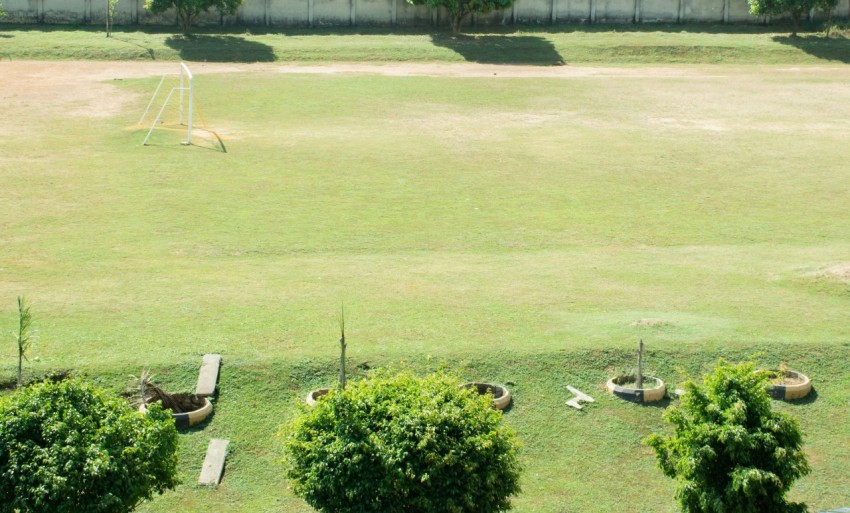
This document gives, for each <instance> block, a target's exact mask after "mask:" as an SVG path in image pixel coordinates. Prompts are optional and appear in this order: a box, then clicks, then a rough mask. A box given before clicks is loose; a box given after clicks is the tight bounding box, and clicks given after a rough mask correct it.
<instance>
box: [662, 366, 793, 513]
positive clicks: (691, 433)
mask: <svg viewBox="0 0 850 513" xmlns="http://www.w3.org/2000/svg"><path fill="white" fill-rule="evenodd" d="M753 370H754V369H753V365H752V364H739V365H731V364H727V363H726V362H724V361H722V360H721V361H720V362H719V363H718V365H717V367H716V368H715V371H714V373H713V374H711V375H708V376H706V377H705V379H704V383H703V385H702V386H698V385H696V384H694V383H688V384H686V389H685V390H686V393H685V395H684V396H683V399H682V405H681V406H680V407H678V408H673V409H671V410H670V411H669V412H668V413H667V414H666V418H667V420H668V421H669V422H670V423H672V424H673V427H674V431H675V434H673V435H671V436H661V435H658V434H655V435H651V436H650V437H649V438H647V440H646V443H647V444H648V445H649V446H651V447H652V448H653V449H654V450H655V454H656V456H657V457H658V462H659V465H660V467H661V470H662V471H663V472H664V474H665V475H667V476H668V477H672V478H674V479H677V480H678V481H679V486H678V488H677V491H676V495H677V498H678V500H679V502H680V504H681V506H682V511H685V512H688V513H759V512H765V511H770V512H775V513H780V512H789V513H790V512H798V511H799V512H805V511H806V506H805V505H804V504H796V503H789V502H787V501H786V500H785V494H786V492H788V490H789V489H790V488H791V484H792V483H793V482H794V481H795V480H796V479H798V478H800V477H802V476H804V475H806V474H807V473H808V472H809V466H808V463H807V462H806V457H805V455H804V454H803V451H802V441H803V440H802V433H801V432H800V429H799V427H798V426H797V422H796V421H795V420H794V419H793V418H791V417H789V416H787V415H784V414H782V413H777V412H773V411H772V410H771V406H770V398H769V397H768V395H767V392H766V390H765V386H766V378H765V376H764V375H761V374H756V373H755V372H753Z"/></svg>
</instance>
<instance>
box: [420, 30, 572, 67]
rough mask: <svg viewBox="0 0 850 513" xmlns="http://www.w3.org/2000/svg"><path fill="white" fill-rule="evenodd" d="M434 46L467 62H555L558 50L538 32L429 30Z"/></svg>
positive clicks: (555, 63) (542, 64)
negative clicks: (532, 34)
mask: <svg viewBox="0 0 850 513" xmlns="http://www.w3.org/2000/svg"><path fill="white" fill-rule="evenodd" d="M431 42H432V43H433V44H434V45H435V46H441V47H443V48H448V49H449V50H452V51H454V52H457V53H458V54H460V55H461V56H462V57H463V58H464V59H465V60H467V61H469V62H478V63H483V64H530V65H537V66H559V65H562V64H564V59H563V58H562V57H561V54H559V53H558V51H557V50H556V49H555V46H554V45H552V43H551V42H550V41H548V40H546V39H544V38H542V37H538V36H508V35H483V34H481V35H478V34H469V35H467V34H463V35H459V36H454V37H453V36H451V35H448V34H432V35H431Z"/></svg>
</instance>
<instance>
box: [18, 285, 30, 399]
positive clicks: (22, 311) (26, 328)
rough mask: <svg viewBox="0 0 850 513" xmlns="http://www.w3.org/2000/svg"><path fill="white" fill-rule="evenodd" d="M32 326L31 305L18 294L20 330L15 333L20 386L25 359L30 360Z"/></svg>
mask: <svg viewBox="0 0 850 513" xmlns="http://www.w3.org/2000/svg"><path fill="white" fill-rule="evenodd" d="M31 327H32V314H31V313H30V305H29V304H27V301H26V299H24V297H23V296H18V331H17V333H15V334H14V336H15V342H16V343H17V344H18V388H21V387H22V386H23V385H24V380H23V370H24V360H26V361H29V358H27V351H28V350H29V348H30V345H31V343H32V333H31V331H30V328H31Z"/></svg>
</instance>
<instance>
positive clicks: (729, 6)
mask: <svg viewBox="0 0 850 513" xmlns="http://www.w3.org/2000/svg"><path fill="white" fill-rule="evenodd" d="M0 1H1V2H2V4H3V8H4V10H5V11H6V13H7V15H8V16H7V17H6V18H4V19H3V22H4V23H9V22H12V23H52V24H84V25H85V24H103V23H104V19H105V15H106V2H107V0H0ZM848 13H850V0H839V5H838V7H837V8H836V9H835V11H834V12H833V17H834V18H838V19H841V18H847V17H848ZM815 16H816V17H818V18H820V17H825V15H823V13H820V14H816V15H815ZM764 21H765V20H764V18H759V17H756V16H753V15H751V14H750V13H749V8H748V6H747V0H516V2H515V3H514V5H513V7H512V8H510V9H506V10H504V11H497V12H492V13H489V14H481V15H475V16H473V17H472V19H471V21H470V24H471V25H474V26H494V25H547V24H555V23H597V22H605V23H612V22H613V23H653V22H667V23H671V22H672V23H686V22H714V23H761V22H764ZM115 24H116V25H160V26H171V25H174V26H176V24H177V16H176V15H175V13H174V12H166V13H164V14H158V15H155V14H151V13H149V12H148V11H146V10H145V8H144V0H118V4H117V8H116V15H115ZM195 24H196V25H198V26H204V25H247V26H266V27H322V26H431V25H440V26H443V25H447V22H446V15H445V12H444V11H438V12H434V13H432V12H430V11H429V10H428V8H427V7H424V6H413V5H410V4H408V3H407V1H406V0H244V4H243V5H242V6H241V7H240V8H239V11H238V12H237V13H236V15H235V16H224V17H221V16H219V15H218V14H214V13H208V14H205V15H202V16H201V17H199V19H198V20H197V22H196V23H195Z"/></svg>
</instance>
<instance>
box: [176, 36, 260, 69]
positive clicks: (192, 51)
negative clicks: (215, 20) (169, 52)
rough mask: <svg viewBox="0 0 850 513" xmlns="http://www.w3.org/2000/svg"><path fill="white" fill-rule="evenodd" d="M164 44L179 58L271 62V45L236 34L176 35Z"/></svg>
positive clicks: (209, 60)
mask: <svg viewBox="0 0 850 513" xmlns="http://www.w3.org/2000/svg"><path fill="white" fill-rule="evenodd" d="M165 44H166V46H168V47H169V48H173V49H174V50H177V51H178V52H179V53H180V58H181V59H184V60H187V61H200V62H204V61H206V62H273V61H274V60H275V55H274V50H273V49H272V47H271V46H268V45H265V44H263V43H258V42H256V41H247V40H245V39H244V38H242V37H238V36H226V35H214V36H205V35H194V34H190V35H176V36H170V37H167V38H166V39H165Z"/></svg>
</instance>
